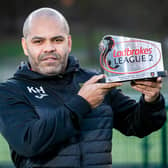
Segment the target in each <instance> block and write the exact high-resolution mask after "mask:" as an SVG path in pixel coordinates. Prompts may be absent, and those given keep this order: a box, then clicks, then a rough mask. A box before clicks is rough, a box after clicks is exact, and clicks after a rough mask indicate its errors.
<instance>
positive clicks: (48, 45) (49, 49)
mask: <svg viewBox="0 0 168 168" xmlns="http://www.w3.org/2000/svg"><path fill="white" fill-rule="evenodd" d="M55 50H56V48H55V46H54V44H52V43H51V42H47V43H46V44H45V47H44V52H45V53H49V52H54V51H55Z"/></svg>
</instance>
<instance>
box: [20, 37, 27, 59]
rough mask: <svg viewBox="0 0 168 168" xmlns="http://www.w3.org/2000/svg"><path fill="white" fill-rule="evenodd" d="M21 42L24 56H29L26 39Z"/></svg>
mask: <svg viewBox="0 0 168 168" xmlns="http://www.w3.org/2000/svg"><path fill="white" fill-rule="evenodd" d="M21 42H22V48H23V51H24V54H25V55H27V56H28V52H27V44H26V39H25V38H24V37H22V41H21Z"/></svg>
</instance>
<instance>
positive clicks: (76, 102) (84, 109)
mask: <svg viewBox="0 0 168 168" xmlns="http://www.w3.org/2000/svg"><path fill="white" fill-rule="evenodd" d="M65 106H66V107H67V108H68V109H69V110H70V111H71V112H74V113H75V114H76V115H77V116H79V117H80V118H81V117H82V116H84V115H85V114H86V113H88V112H89V111H90V110H91V106H90V104H89V103H88V102H87V101H86V100H85V99H84V98H83V97H81V96H79V95H75V96H73V97H72V98H71V99H70V101H68V102H67V103H65Z"/></svg>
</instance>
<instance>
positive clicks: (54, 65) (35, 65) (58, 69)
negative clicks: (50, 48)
mask: <svg viewBox="0 0 168 168" xmlns="http://www.w3.org/2000/svg"><path fill="white" fill-rule="evenodd" d="M48 56H49V57H50V56H52V57H53V60H54V61H51V62H50V61H49V62H48V61H44V60H45V58H47V57H48ZM67 59H68V53H65V54H64V55H63V56H61V55H59V54H57V53H44V54H41V55H39V57H38V60H37V61H35V60H34V59H33V56H32V55H31V54H30V53H29V62H30V65H31V68H32V70H33V71H35V72H38V73H40V74H43V75H47V76H54V75H58V74H63V73H64V72H65V69H66V66H67Z"/></svg>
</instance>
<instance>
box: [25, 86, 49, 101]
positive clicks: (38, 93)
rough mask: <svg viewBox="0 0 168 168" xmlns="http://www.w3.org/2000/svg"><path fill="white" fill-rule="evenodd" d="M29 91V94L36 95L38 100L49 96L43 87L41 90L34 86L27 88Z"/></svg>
mask: <svg viewBox="0 0 168 168" xmlns="http://www.w3.org/2000/svg"><path fill="white" fill-rule="evenodd" d="M27 89H28V91H29V93H32V94H34V97H35V98H37V99H42V98H43V97H45V96H48V94H46V92H45V90H44V89H43V87H42V86H40V87H39V88H37V87H33V86H27Z"/></svg>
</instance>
